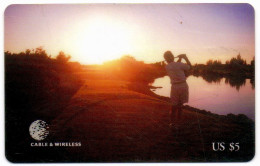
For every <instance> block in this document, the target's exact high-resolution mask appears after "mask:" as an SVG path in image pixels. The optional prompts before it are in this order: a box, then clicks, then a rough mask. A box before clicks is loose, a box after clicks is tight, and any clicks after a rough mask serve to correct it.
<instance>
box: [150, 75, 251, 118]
mask: <svg viewBox="0 0 260 166" xmlns="http://www.w3.org/2000/svg"><path fill="white" fill-rule="evenodd" d="M187 83H188V85H189V103H187V104H188V105H190V106H192V107H196V108H199V109H205V110H207V111H211V112H213V113H216V114H221V115H226V114H229V113H232V114H235V115H237V114H245V115H247V116H248V117H249V118H251V119H254V118H255V90H254V86H253V85H252V84H251V83H250V79H232V78H218V79H210V78H206V77H203V78H202V77H195V76H189V77H188V78H187ZM152 85H153V86H156V87H162V88H158V89H155V91H154V92H155V93H156V94H158V95H161V96H166V97H169V96H170V91H171V85H170V79H169V77H168V76H165V77H161V78H157V79H156V80H155V81H154V82H153V83H152Z"/></svg>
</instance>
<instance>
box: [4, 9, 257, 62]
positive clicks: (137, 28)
mask: <svg viewBox="0 0 260 166" xmlns="http://www.w3.org/2000/svg"><path fill="white" fill-rule="evenodd" d="M254 26H255V25H254V10H253V8H252V7H251V6H250V5H248V4H178V5H177V4H85V5H83V4H82V5H69V4H67V5H11V6H9V7H8V8H7V9H6V11H5V27H4V28H5V50H6V51H7V50H8V51H11V52H20V51H24V50H25V49H27V48H36V47H38V46H43V47H44V49H46V51H47V53H49V54H51V55H52V56H56V55H57V54H58V52H59V51H61V50H62V51H64V52H65V53H67V54H70V55H71V56H72V60H73V61H79V62H80V63H82V64H101V63H103V62H104V61H107V60H111V59H115V58H119V57H121V56H122V55H126V54H127V55H131V56H134V57H135V58H136V59H137V60H142V61H145V62H147V63H150V62H156V61H162V60H163V57H162V55H163V53H164V52H165V51H166V50H171V51H172V52H173V53H174V55H177V54H180V53H186V54H187V55H188V57H189V58H190V60H191V62H192V63H205V62H206V61H207V60H208V59H220V60H222V62H225V61H226V60H227V59H230V58H231V57H233V56H236V55H237V54H238V53H239V52H240V54H241V55H242V57H243V58H245V59H246V60H247V61H248V62H250V61H251V60H252V58H253V56H254V55H255V51H254V50H255V39H254V36H255V28H254Z"/></svg>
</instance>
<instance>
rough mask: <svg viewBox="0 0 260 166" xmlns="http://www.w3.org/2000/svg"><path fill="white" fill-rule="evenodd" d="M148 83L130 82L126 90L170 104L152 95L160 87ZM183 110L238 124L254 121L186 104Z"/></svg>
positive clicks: (243, 116) (243, 115) (164, 98)
mask: <svg viewBox="0 0 260 166" xmlns="http://www.w3.org/2000/svg"><path fill="white" fill-rule="evenodd" d="M149 84H150V83H148V84H146V83H138V82H132V83H129V84H128V89H130V90H133V91H136V92H139V93H142V94H145V95H148V96H151V97H155V98H157V99H160V100H162V101H165V102H167V103H170V98H169V97H164V96H160V95H157V94H156V93H154V92H153V91H152V89H157V88H161V87H156V86H152V85H149ZM183 108H184V109H186V110H188V111H192V112H198V113H201V114H204V115H211V116H214V117H219V118H227V119H229V120H231V121H238V122H241V121H242V122H243V121H247V122H253V123H255V121H254V120H253V119H251V118H249V117H248V116H246V115H245V114H237V115H235V114H232V113H228V114H226V115H220V114H216V113H212V112H211V111H208V110H205V109H199V108H195V107H192V106H190V105H188V104H186V105H184V106H183Z"/></svg>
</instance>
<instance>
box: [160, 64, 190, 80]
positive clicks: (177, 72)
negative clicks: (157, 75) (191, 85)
mask: <svg viewBox="0 0 260 166" xmlns="http://www.w3.org/2000/svg"><path fill="white" fill-rule="evenodd" d="M165 69H166V71H167V73H168V75H169V77H170V79H171V84H179V83H183V82H186V76H185V73H184V71H187V70H189V69H190V66H189V65H187V64H184V63H181V62H171V63H169V64H167V65H166V66H165Z"/></svg>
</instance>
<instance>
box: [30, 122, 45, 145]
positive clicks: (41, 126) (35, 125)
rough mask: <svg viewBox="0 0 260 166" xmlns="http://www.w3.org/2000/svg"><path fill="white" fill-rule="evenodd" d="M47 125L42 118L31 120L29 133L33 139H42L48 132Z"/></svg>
mask: <svg viewBox="0 0 260 166" xmlns="http://www.w3.org/2000/svg"><path fill="white" fill-rule="evenodd" d="M48 129H49V127H48V124H47V123H46V122H45V121H43V120H36V121H34V122H32V124H31V125H30V127H29V132H30V135H31V137H32V138H33V139H35V140H37V141H41V140H44V139H45V138H46V137H47V136H48V134H49V131H48Z"/></svg>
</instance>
